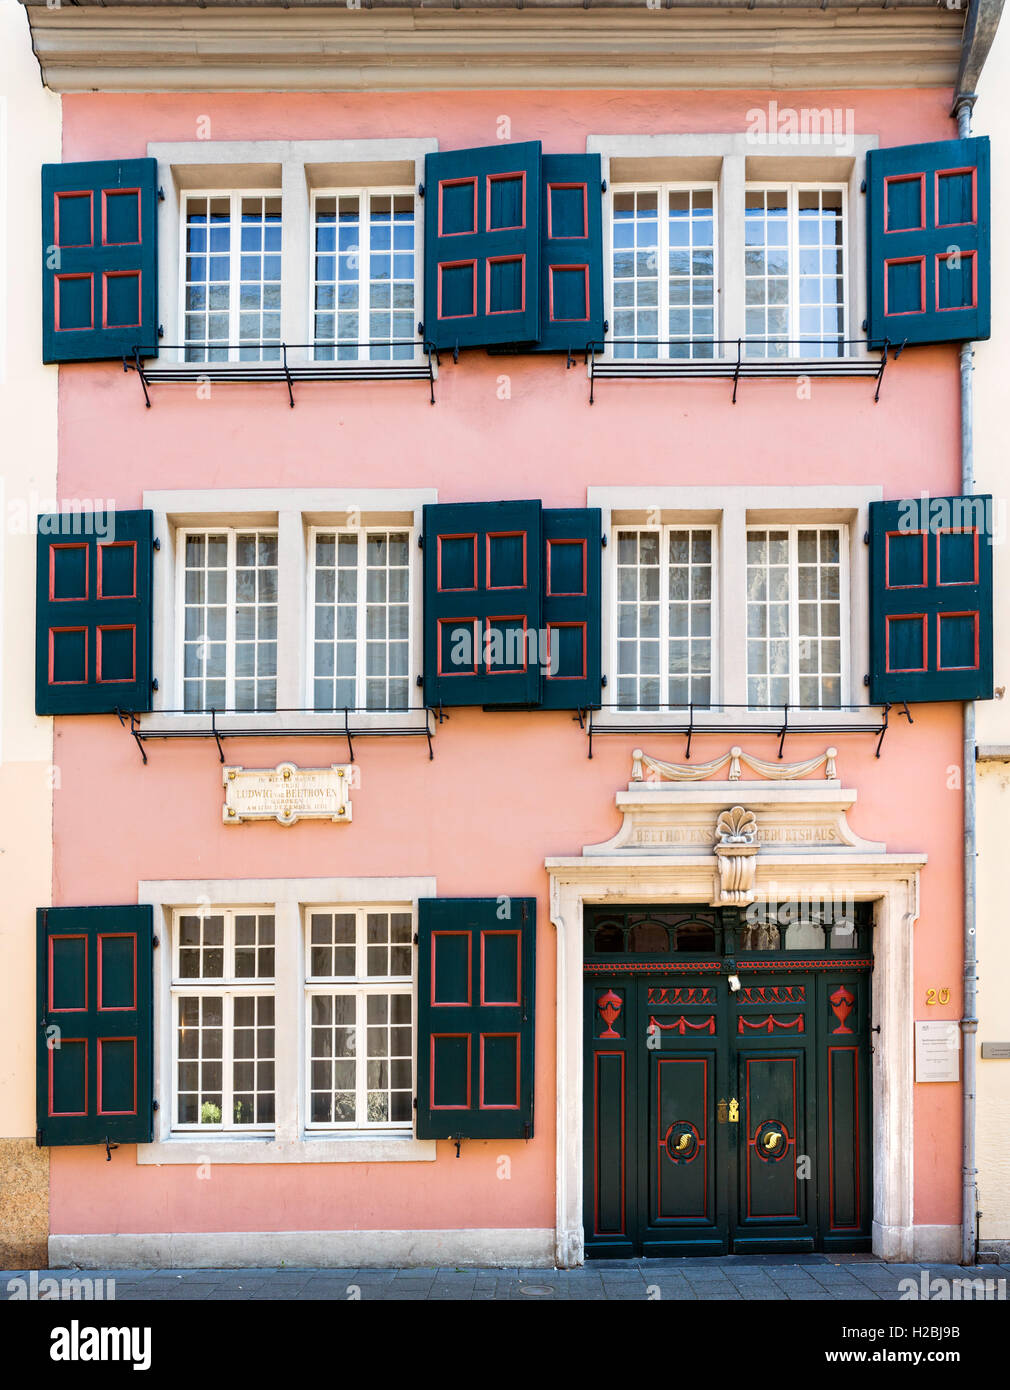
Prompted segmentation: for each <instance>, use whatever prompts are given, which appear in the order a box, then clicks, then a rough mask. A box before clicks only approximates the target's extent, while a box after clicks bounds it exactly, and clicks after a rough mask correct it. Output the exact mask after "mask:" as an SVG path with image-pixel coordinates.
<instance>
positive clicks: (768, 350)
mask: <svg viewBox="0 0 1010 1390" xmlns="http://www.w3.org/2000/svg"><path fill="white" fill-rule="evenodd" d="M745 201H746V210H745V215H744V237H745V242H746V245H745V249H744V279H745V291H744V293H745V300H746V335H747V339H748V340H749V341H748V342H747V345H746V351H747V355H748V356H750V357H789V356H795V355H797V354H798V353H799V354H801V355H803V356H808V357H844V356H845V352H846V344H845V337H846V332H845V324H846V312H847V304H848V297H847V292H846V245H845V220H846V190H845V186H844V185H843V184H808V183H778V184H771V183H751V184H748V185H747V188H746V192H745ZM761 340H771V341H761Z"/></svg>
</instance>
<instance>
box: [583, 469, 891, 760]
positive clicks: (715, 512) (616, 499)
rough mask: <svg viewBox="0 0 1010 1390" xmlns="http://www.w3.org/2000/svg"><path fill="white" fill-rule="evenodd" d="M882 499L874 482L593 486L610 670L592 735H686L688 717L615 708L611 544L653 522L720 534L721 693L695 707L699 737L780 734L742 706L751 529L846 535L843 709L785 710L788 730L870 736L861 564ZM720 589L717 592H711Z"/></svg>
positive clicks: (775, 717)
mask: <svg viewBox="0 0 1010 1390" xmlns="http://www.w3.org/2000/svg"><path fill="white" fill-rule="evenodd" d="M882 496H883V488H882V487H881V486H880V485H879V484H858V485H846V484H837V485H836V484H820V485H817V486H783V487H774V486H764V485H761V484H747V483H744V484H736V485H733V486H726V485H716V486H707V485H706V486H686V487H681V486H663V487H655V486H652V485H650V486H647V487H627V486H626V487H597V486H590V487H589V488H588V489H587V493H586V505H587V506H588V507H599V508H600V512H601V518H602V524H603V533H604V535H605V536H606V537H607V540H608V545H607V550H606V553H607V555H608V556H610V557H612V558H610V559H608V560H607V561H606V562H605V564H604V566H603V572H602V581H603V584H602V589H603V592H602V605H601V607H602V623H603V629H604V642H603V652H604V659H605V661H606V662H607V663H608V665H607V667H606V668H605V671H604V674H605V675H606V677H607V691H606V692H604V693H605V696H606V699H605V701H604V705H603V708H602V709H601V711H600V713H599V714H598V715H595V716H594V718H593V724H594V727H597V728H600V729H604V730H606V729H609V728H612V727H613V728H615V729H616V730H618V731H624V730H627V731H628V732H633V731H634V730H635V729H636V728H637V727H639V726H642V728H643V732H644V731H647V730H648V729H649V728H652V727H655V726H657V725H667V724H668V725H669V726H670V727H671V729H674V728H676V729H685V728H686V727H687V725H688V718H687V712H686V711H684V710H677V711H656V710H650V709H644V710H641V711H637V710H634V709H633V708H630V707H626V708H621V707H619V706H618V705H617V703H616V698H617V697H616V693H615V691H616V687H615V681H616V679H617V677H616V667H615V664H614V663H615V661H616V649H615V642H616V633H617V622H618V614H617V561H616V555H617V548H616V547H617V542H616V534H617V532H618V531H619V530H624V529H627V530H634V529H656V526H657V524H658V522H659V521H661V522H662V523H663V524H664V525H670V526H671V527H672V528H673V529H683V528H685V527H687V526H689V525H699V526H710V527H712V528H713V529H715V530H716V532H717V535H718V542H717V547H718V549H717V553H718V560H717V568H718V576H717V578H716V579H715V580H714V588H715V589H716V592H717V594H718V602H717V610H718V613H717V616H716V617H714V619H713V627H714V628H715V630H716V632H717V633H718V650H717V652H716V653H715V654H714V656H713V665H714V667H715V669H716V670H717V671H718V688H717V687H716V686H715V685H713V690H712V707H711V708H710V709H707V710H705V709H699V708H696V709H695V710H694V711H693V715H692V720H691V727H692V728H693V729H695V730H697V731H702V730H705V729H710V730H712V731H713V732H719V731H720V730H722V729H723V728H725V727H726V726H727V725H730V726H731V727H732V730H733V732H734V733H742V732H744V731H745V730H747V729H751V728H753V729H754V731H755V732H766V733H767V732H775V733H778V732H779V731H780V730H781V727H782V718H781V713H778V714H776V713H774V712H772V713H770V714H769V712H768V711H759V710H754V709H752V708H750V707H749V706H748V700H747V645H746V644H747V614H746V594H747V590H746V583H747V564H746V560H747V553H746V539H747V531H748V529H750V528H753V529H756V530H768V529H771V530H783V529H786V528H787V527H788V526H795V527H796V528H797V529H798V530H808V529H817V528H820V529H824V528H828V527H833V528H835V529H842V530H843V531H844V532H845V536H846V540H845V542H844V543H843V547H842V573H841V575H840V584H841V610H842V623H843V624H844V627H843V637H842V662H841V664H842V696H841V704H842V706H843V708H842V709H840V710H834V708H833V707H831V710H832V712H831V713H830V715H829V714H828V712H827V711H826V710H814V709H805V708H803V707H801V706H799V705H798V704H797V705H794V706H792V707H791V708H790V710H789V727H790V728H796V729H802V728H804V727H814V726H818V725H822V724H824V723H825V722H827V721H829V722H830V724H831V727H832V730H833V731H834V730H841V729H844V728H848V727H850V726H851V727H852V728H853V729H854V730H855V729H858V730H864V731H865V730H867V729H868V728H876V726H877V724H878V722H879V711H878V710H877V709H876V708H875V707H873V706H871V705H870V702H869V692H868V690H867V689H866V688H865V687H864V686H863V685H862V683H861V682H858V683H857V680H858V675H859V673H860V672H861V671H862V670H863V668H864V664H865V659H866V658H865V654H866V651H867V650H868V648H869V640H870V624H869V613H870V593H869V575H868V570H867V566H866V564H865V561H864V555H865V551H864V547H863V535H864V533H865V532H866V531H867V530H868V529H869V504H870V503H871V502H876V501H879V500H880V499H881V497H882ZM716 586H717V587H716Z"/></svg>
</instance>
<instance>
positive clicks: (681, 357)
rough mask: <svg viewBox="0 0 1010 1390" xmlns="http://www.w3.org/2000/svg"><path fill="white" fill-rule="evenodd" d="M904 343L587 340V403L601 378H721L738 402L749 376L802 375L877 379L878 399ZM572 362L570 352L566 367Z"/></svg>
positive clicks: (862, 340)
mask: <svg viewBox="0 0 1010 1390" xmlns="http://www.w3.org/2000/svg"><path fill="white" fill-rule="evenodd" d="M903 347H904V343H892V342H890V341H886V340H885V341H884V342H883V343H868V342H867V340H866V339H865V338H838V337H830V338H813V337H802V338H778V337H776V338H754V337H743V338H621V339H614V340H611V341H607V342H593V343H587V344H586V349H585V361H586V364H587V366H588V368H589V401H590V404H592V403H593V401H594V399H595V383H596V382H597V381H598V380H599V381H604V380H620V381H627V380H642V381H650V380H654V379H662V380H667V379H675V378H684V379H688V378H692V377H720V378H725V379H727V380H732V382H733V403H734V405H735V404H736V397H737V387H738V385H739V383H740V381H741V380H743V379H744V378H745V377H753V378H758V377H764V378H776V377H798V376H804V377H866V378H869V379H871V380H875V382H876V388H875V390H874V396H873V399H874V400H875V401H878V400H879V399H880V387H881V383H882V381H883V377H884V368H885V366H886V365H887V354H888V352H890V353H891V359H892V361H893V360H895V359H897V358H898V357H899V356H900V355H901V351H902V348H903ZM826 348H830V349H832V355H830V356H828V355H825V351H824V350H825V349H826ZM640 349H645V350H646V351H641V350H640ZM661 349H662V351H661ZM815 349H816V351H815ZM804 350H806V352H807V354H809V355H806V356H805V355H804ZM866 354H873V355H866ZM574 362H575V358H574V356H573V355H572V353H569V355H568V362H567V365H568V366H569V367H571V366H573V365H574Z"/></svg>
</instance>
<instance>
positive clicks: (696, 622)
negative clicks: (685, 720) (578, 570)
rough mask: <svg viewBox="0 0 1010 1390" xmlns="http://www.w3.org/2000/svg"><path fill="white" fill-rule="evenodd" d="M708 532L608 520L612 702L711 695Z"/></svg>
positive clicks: (679, 700) (707, 698)
mask: <svg viewBox="0 0 1010 1390" xmlns="http://www.w3.org/2000/svg"><path fill="white" fill-rule="evenodd" d="M715 540H716V532H715V530H714V529H713V528H712V527H711V526H681V525H672V526H646V527H633V526H619V527H617V528H616V541H617V545H616V571H617V586H616V605H617V631H616V637H615V643H616V653H615V657H616V659H615V664H614V669H615V670H616V672H617V704H618V705H621V706H624V707H627V708H649V707H656V706H665V705H677V706H679V705H688V704H695V705H700V706H705V705H709V704H710V703H711V701H712V695H713V689H714V678H715V652H716V648H715V614H716V594H715V585H716V563H715Z"/></svg>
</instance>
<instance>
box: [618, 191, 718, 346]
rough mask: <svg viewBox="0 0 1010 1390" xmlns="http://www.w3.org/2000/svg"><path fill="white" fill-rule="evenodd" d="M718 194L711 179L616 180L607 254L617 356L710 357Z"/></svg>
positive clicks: (714, 290) (713, 323) (715, 275)
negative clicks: (707, 181)
mask: <svg viewBox="0 0 1010 1390" xmlns="http://www.w3.org/2000/svg"><path fill="white" fill-rule="evenodd" d="M716 199H717V193H716V185H715V184H684V183H660V184H652V185H644V186H637V185H636V186H632V185H628V184H618V185H615V187H614V189H613V194H612V198H611V213H612V220H611V255H610V282H611V296H610V298H611V321H612V324H613V332H612V340H613V354H614V356H615V357H617V358H627V357H631V358H682V357H697V358H705V357H712V356H713V353H714V346H713V342H712V340H713V339H714V338H715V336H716V310H715V302H716V289H717V286H718V278H717V277H718V267H717V236H716V210H717V209H716ZM636 340H639V341H636ZM641 340H645V341H641Z"/></svg>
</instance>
